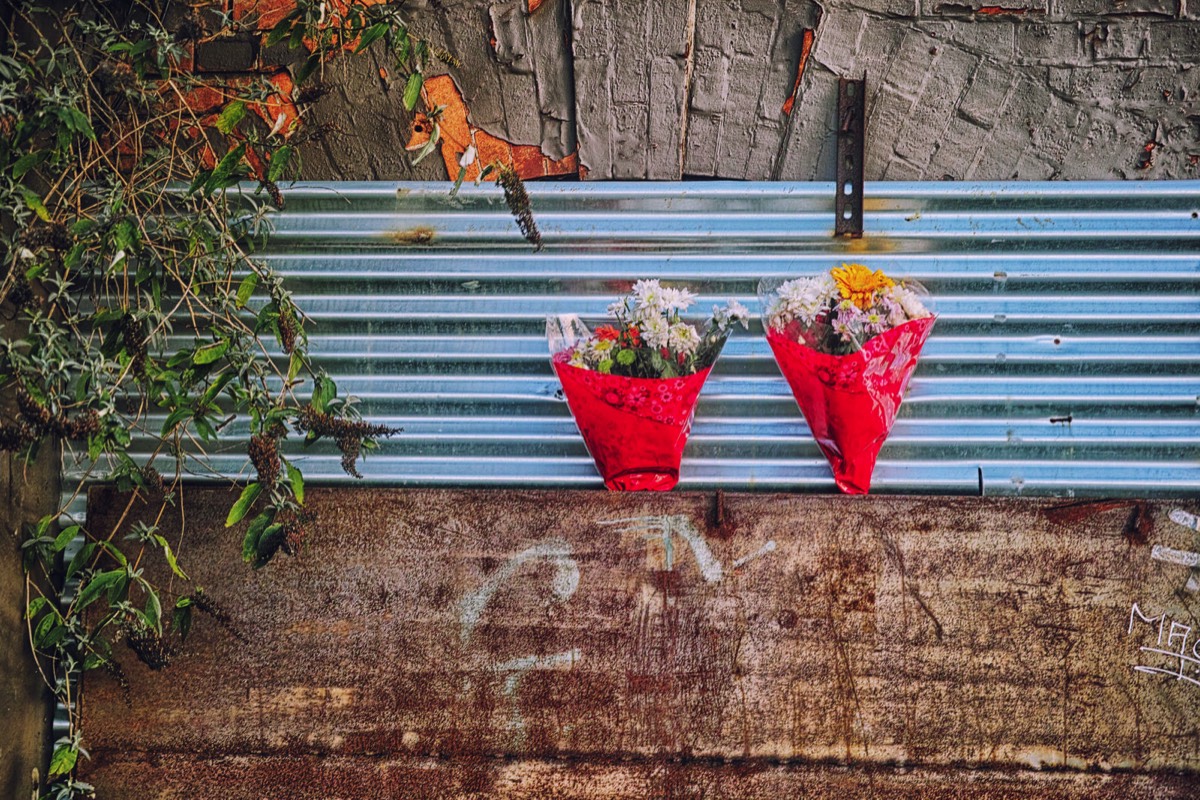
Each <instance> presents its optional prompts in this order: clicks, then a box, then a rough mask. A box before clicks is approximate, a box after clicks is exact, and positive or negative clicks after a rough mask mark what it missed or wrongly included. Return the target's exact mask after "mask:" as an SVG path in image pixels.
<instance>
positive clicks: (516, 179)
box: [496, 166, 542, 250]
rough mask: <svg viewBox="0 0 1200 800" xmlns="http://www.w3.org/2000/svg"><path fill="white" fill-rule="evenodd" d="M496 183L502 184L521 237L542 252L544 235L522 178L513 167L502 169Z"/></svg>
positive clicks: (505, 198)
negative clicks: (539, 227) (538, 225)
mask: <svg viewBox="0 0 1200 800" xmlns="http://www.w3.org/2000/svg"><path fill="white" fill-rule="evenodd" d="M496 183H498V184H500V188H501V189H503V190H504V202H506V203H508V210H509V211H510V212H512V215H513V218H514V219H516V221H517V227H519V228H520V229H521V235H522V236H524V237H525V240H526V241H527V242H529V243H530V244H532V245H533V246H534V249H535V250H541V249H542V233H541V231H539V230H538V227H537V222H536V221H535V220H534V218H533V208H532V206H531V205H530V202H529V193H528V192H527V191H525V183H524V181H522V180H521V176H520V175H518V174H517V171H516V170H515V169H513V168H512V167H511V166H505V167H501V168H500V171H499V172H498V173H496Z"/></svg>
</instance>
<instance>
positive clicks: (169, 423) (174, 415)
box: [161, 408, 192, 436]
mask: <svg viewBox="0 0 1200 800" xmlns="http://www.w3.org/2000/svg"><path fill="white" fill-rule="evenodd" d="M190 416H192V410H191V409H190V408H177V409H175V410H174V411H172V412H171V413H170V415H169V416H168V417H167V419H166V421H164V422H163V426H162V433H161V435H162V436H166V435H167V434H169V433H170V432H171V431H172V430H174V428H175V426H176V425H178V424H179V423H181V422H183V421H184V420H185V419H187V418H188V417H190Z"/></svg>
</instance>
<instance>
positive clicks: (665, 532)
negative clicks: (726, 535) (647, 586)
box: [600, 516, 724, 583]
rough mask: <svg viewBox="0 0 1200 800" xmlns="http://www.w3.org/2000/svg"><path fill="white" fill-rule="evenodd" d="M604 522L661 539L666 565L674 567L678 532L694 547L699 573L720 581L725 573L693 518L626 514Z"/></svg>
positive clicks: (670, 568) (622, 530)
mask: <svg viewBox="0 0 1200 800" xmlns="http://www.w3.org/2000/svg"><path fill="white" fill-rule="evenodd" d="M600 524H601V525H604V526H616V525H620V526H622V527H620V528H617V530H619V531H620V532H621V533H634V534H640V535H641V536H642V538H644V539H653V540H655V541H656V542H658V543H660V544H661V545H662V548H663V552H664V554H665V555H664V561H665V565H664V569H667V570H673V569H675V536H677V535H678V536H679V537H681V538H682V539H683V540H684V541H685V542H687V544H688V547H690V548H691V549H692V555H693V556H694V557H695V559H696V565H697V566H699V567H700V575H701V577H703V578H704V580H706V581H708V582H709V583H717V582H718V581H720V580H721V578H722V577H723V576H724V571H723V570H722V569H721V562H720V561H719V560H718V559H717V557H716V556H714V555H713V553H712V550H710V549H709V547H708V542H707V541H706V540H705V538H704V537H703V536H701V535H700V533H699V532H698V531H697V530H696V529H695V528H694V527H692V521H691V520H690V519H688V518H687V517H684V516H657V517H625V518H623V519H609V520H604V521H602V522H600Z"/></svg>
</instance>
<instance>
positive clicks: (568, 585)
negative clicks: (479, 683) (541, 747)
mask: <svg viewBox="0 0 1200 800" xmlns="http://www.w3.org/2000/svg"><path fill="white" fill-rule="evenodd" d="M599 524H600V525H602V526H605V527H617V529H618V530H619V531H620V532H622V533H632V534H635V535H640V536H641V537H642V538H644V539H646V540H647V542H648V543H650V542H653V543H654V544H655V545H656V546H658V547H660V548H661V550H662V553H663V561H664V568H665V569H667V570H673V569H675V563H676V555H675V537H676V536H678V537H679V538H681V539H683V541H684V542H686V543H687V546H688V549H689V550H690V551H691V553H692V556H693V558H695V560H696V564H697V566H698V567H699V570H700V576H701V577H702V578H703V579H704V580H705V581H706V582H708V583H718V582H720V581H721V580H723V579H724V577H725V575H726V571H725V569H724V567H723V566H722V564H721V561H720V559H718V558H717V557H716V556H715V555H713V552H712V549H711V548H710V547H709V546H708V541H707V540H706V539H705V538H704V536H703V535H702V534H701V533H700V532H699V531H697V530H696V528H695V526H694V525H693V524H692V521H691V520H690V519H689V518H688V517H686V516H682V515H675V516H665V515H664V516H649V517H626V518H622V519H612V520H604V521H602V522H600V523H599ZM776 547H777V546H776V544H775V540H774V539H772V540H770V541H768V542H767V543H766V544H764V545H763V546H762V547H760V548H758V549H757V550H755V551H754V552H753V553H750V554H749V555H745V556H742V557H741V558H738V559H736V560H735V561H734V562H733V564H732V567H731V568H732V569H733V570H738V569H741V568H742V567H744V566H745V565H747V564H749V563H750V562H752V561H754V560H756V559H758V558H762V557H763V556H765V555H767V554H769V553H773V552H774V551H775V550H776ZM534 561H544V562H548V563H550V564H551V565H552V566H553V567H554V574H553V576H552V577H551V579H550V590H551V592H552V593H553V596H554V599H555V600H556V601H557V602H558V603H560V604H561V603H566V602H567V601H568V600H570V599H571V597H572V596H574V594H575V593H576V592H577V591H578V590H579V578H580V574H579V565H578V563H577V562H576V561H575V558H574V550H573V549H572V547H571V545H570V544H569V543H568V542H566V541H565V540H563V539H558V538H554V539H543V540H542V541H540V542H537V543H535V544H533V545H530V546H529V547H527V548H525V549H524V550H522V551H521V552H520V553H517V554H516V555H514V556H513V557H512V558H510V559H509V560H508V561H507V562H505V563H504V565H503V566H502V567H500V568H499V569H497V570H496V571H495V572H493V573H492V574H491V575H490V576H488V578H487V580H485V581H484V582H483V583H482V584H480V585H479V587H478V588H476V589H475V590H474V591H472V592H469V593H468V594H466V595H464V596H463V598H462V600H460V601H459V604H458V620H459V639H460V641H461V642H462V644H463V645H464V646H466V645H467V644H468V643H469V642H470V640H471V635H472V633H474V631H475V629H476V628H477V627H478V626H479V623H480V621H481V620H482V619H483V615H484V612H485V611H486V610H487V607H488V604H489V603H491V602H492V599H493V598H494V597H495V596H496V593H497V592H498V591H499V590H500V589H501V587H503V586H504V585H505V584H506V583H508V582H509V581H511V580H512V579H513V578H514V577H515V576H516V574H517V572H518V571H519V570H520V569H521V568H522V567H523V566H524V565H526V564H528V563H530V562H534ZM582 658H583V655H582V653H581V652H580V650H579V648H572V649H570V650H565V651H563V652H561V653H554V654H551V655H527V656H519V657H517V658H512V659H509V660H507V661H503V662H495V663H493V664H492V665H491V667H490V669H491V670H492V671H493V672H494V673H495V674H497V675H502V676H504V677H503V680H504V682H503V684H502V691H503V693H504V696H505V697H506V698H507V700H508V703H509V708H510V711H509V723H508V728H509V730H510V731H511V732H512V733H513V735H514V737H515V738H516V740H517V743H518V744H519V743H520V742H521V741H522V740H523V739H524V737H525V732H526V724H525V719H524V717H523V716H522V715H521V709H520V705H519V703H518V702H517V700H518V698H517V693H518V689H519V688H520V685H521V681H522V680H523V679H524V678H525V676H526V675H528V674H529V673H530V672H534V671H546V670H570V669H573V668H574V667H575V665H576V664H577V663H579V661H581V660H582ZM465 680H466V681H467V683H466V685H465V686H464V691H469V690H470V679H469V677H468V678H466V679H465Z"/></svg>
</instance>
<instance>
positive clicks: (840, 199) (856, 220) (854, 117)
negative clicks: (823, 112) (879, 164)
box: [834, 72, 867, 239]
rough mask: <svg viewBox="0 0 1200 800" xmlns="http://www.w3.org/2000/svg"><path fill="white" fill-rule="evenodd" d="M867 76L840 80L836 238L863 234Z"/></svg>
mask: <svg viewBox="0 0 1200 800" xmlns="http://www.w3.org/2000/svg"><path fill="white" fill-rule="evenodd" d="M866 107H867V74H866V73H865V72H864V73H863V76H862V80H858V81H854V80H849V79H847V78H838V130H837V192H836V202H835V203H834V212H835V215H836V218H835V224H834V235H835V236H846V237H849V238H852V239H860V238H862V235H863V154H864V152H865V151H866V146H865V140H866V129H867V120H866Z"/></svg>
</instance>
